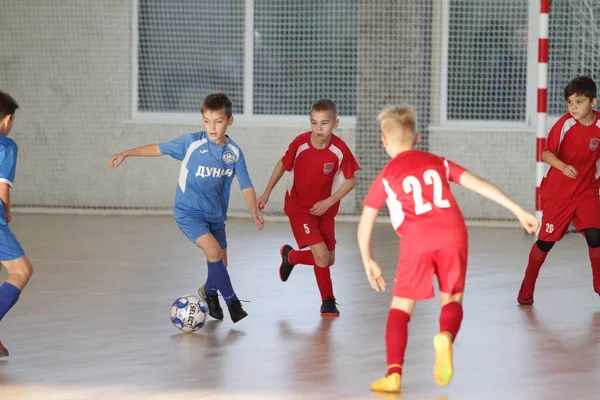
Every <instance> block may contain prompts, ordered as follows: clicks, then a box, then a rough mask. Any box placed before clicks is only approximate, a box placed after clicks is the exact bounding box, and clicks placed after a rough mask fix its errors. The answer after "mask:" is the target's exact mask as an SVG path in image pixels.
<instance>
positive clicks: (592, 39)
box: [548, 0, 600, 115]
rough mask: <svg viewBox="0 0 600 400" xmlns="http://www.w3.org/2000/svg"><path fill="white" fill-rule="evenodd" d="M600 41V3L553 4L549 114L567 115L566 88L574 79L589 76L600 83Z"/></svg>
mask: <svg viewBox="0 0 600 400" xmlns="http://www.w3.org/2000/svg"><path fill="white" fill-rule="evenodd" d="M574 21H577V23H574ZM599 38H600V1H598V0H555V1H553V2H552V10H551V12H550V40H549V42H548V45H549V47H550V48H549V60H548V114H550V115H562V114H564V113H566V112H567V107H566V104H565V99H564V89H565V86H567V83H569V81H570V80H571V79H572V78H574V77H576V76H578V75H588V76H589V77H591V78H592V79H595V80H596V84H600V82H599V81H598V79H600V39H599Z"/></svg>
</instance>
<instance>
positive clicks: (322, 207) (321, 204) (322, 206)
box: [309, 176, 356, 216]
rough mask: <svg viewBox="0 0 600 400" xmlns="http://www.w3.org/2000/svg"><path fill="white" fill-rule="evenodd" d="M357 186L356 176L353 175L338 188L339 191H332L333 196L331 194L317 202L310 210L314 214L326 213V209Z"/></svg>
mask: <svg viewBox="0 0 600 400" xmlns="http://www.w3.org/2000/svg"><path fill="white" fill-rule="evenodd" d="M355 186H356V177H355V176H353V177H352V178H350V179H348V180H346V182H344V184H343V185H342V187H340V188H339V189H338V190H337V192H335V193H332V194H331V196H329V197H328V198H326V199H325V200H321V201H318V202H316V203H315V204H314V205H313V206H312V208H311V209H310V210H309V212H310V213H311V214H312V215H317V216H319V215H322V214H324V213H325V211H327V210H329V208H330V207H331V206H333V205H334V204H335V203H337V202H338V201H340V200H342V199H343V198H344V197H345V196H346V195H347V194H348V193H350V192H351V191H352V189H354V187H355Z"/></svg>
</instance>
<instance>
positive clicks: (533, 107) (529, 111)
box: [439, 0, 539, 131]
mask: <svg viewBox="0 0 600 400" xmlns="http://www.w3.org/2000/svg"><path fill="white" fill-rule="evenodd" d="M450 1H452V0H447V1H443V2H442V15H441V17H442V32H441V40H442V49H441V50H442V51H441V69H440V71H441V76H440V103H439V110H440V126H441V127H444V128H450V129H451V130H457V129H465V130H469V131H474V130H479V131H498V130H502V131H531V129H532V128H535V126H536V125H537V83H538V79H537V77H538V69H539V68H538V59H537V56H538V54H537V49H538V26H539V21H538V20H539V18H536V17H537V15H538V11H539V10H538V0H529V1H528V21H529V22H528V29H527V35H528V38H527V68H526V71H527V80H526V83H525V86H526V87H525V92H526V97H527V98H526V102H525V104H526V110H525V119H524V120H523V121H505V120H493V119H479V120H464V119H449V118H448V75H449V74H448V56H449V30H450Z"/></svg>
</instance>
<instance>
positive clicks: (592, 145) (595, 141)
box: [590, 138, 600, 151]
mask: <svg viewBox="0 0 600 400" xmlns="http://www.w3.org/2000/svg"><path fill="white" fill-rule="evenodd" d="M599 144H600V139H598V138H593V139H590V150H591V151H594V150H596V149H597V148H598V145H599Z"/></svg>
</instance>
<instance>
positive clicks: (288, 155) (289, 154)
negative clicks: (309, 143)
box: [281, 138, 300, 172]
mask: <svg viewBox="0 0 600 400" xmlns="http://www.w3.org/2000/svg"><path fill="white" fill-rule="evenodd" d="M298 147H300V145H299V144H298V138H295V139H294V140H293V141H292V143H290V145H289V146H288V149H287V150H286V152H285V154H284V155H283V157H282V158H281V163H282V164H283V168H285V170H286V171H288V172H290V171H291V170H292V168H293V167H294V161H295V160H296V153H297V152H298Z"/></svg>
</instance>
